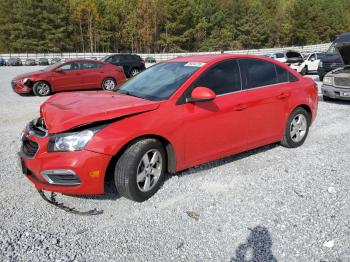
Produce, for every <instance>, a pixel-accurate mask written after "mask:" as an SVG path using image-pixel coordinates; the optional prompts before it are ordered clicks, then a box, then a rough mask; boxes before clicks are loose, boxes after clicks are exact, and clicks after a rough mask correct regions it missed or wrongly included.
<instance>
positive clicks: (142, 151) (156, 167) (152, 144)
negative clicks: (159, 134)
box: [114, 139, 166, 202]
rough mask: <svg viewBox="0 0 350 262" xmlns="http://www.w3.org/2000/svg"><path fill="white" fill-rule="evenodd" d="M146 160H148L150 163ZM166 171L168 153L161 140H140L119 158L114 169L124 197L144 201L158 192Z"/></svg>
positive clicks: (115, 178)
mask: <svg viewBox="0 0 350 262" xmlns="http://www.w3.org/2000/svg"><path fill="white" fill-rule="evenodd" d="M153 157H155V160H156V161H153ZM145 159H146V160H147V159H148V164H149V165H148V166H147V161H145ZM152 161H153V162H154V164H153V165H152ZM165 171H166V154H165V149H164V147H163V145H162V143H161V142H159V141H158V140H156V139H144V140H138V141H136V142H135V143H133V144H131V145H130V146H129V147H128V148H127V149H126V150H125V151H124V153H123V154H122V155H121V156H120V158H119V159H118V161H117V163H116V166H115V172H114V181H115V186H116V189H117V191H118V193H119V194H120V195H121V196H123V197H126V198H129V199H131V200H134V201H137V202H143V201H146V200H147V199H149V198H150V197H151V196H153V195H154V194H155V193H156V192H157V191H158V189H159V188H160V186H161V185H162V183H163V180H164V176H165ZM138 179H139V180H138ZM147 181H148V183H147Z"/></svg>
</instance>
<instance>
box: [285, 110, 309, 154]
mask: <svg viewBox="0 0 350 262" xmlns="http://www.w3.org/2000/svg"><path fill="white" fill-rule="evenodd" d="M310 122H311V119H310V114H309V113H308V112H307V111H306V110H305V109H304V108H301V107H298V108H297V109H295V110H294V111H293V112H292V114H291V115H290V116H289V118H288V121H287V124H286V127H285V131H284V137H283V139H282V141H281V145H283V146H285V147H289V148H295V147H299V146H301V145H302V144H303V143H304V142H305V139H306V137H307V135H308V133H309V126H310Z"/></svg>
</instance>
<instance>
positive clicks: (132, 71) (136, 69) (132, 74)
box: [130, 68, 140, 77]
mask: <svg viewBox="0 0 350 262" xmlns="http://www.w3.org/2000/svg"><path fill="white" fill-rule="evenodd" d="M139 73H140V70H139V69H138V68H133V69H132V70H131V72H130V76H131V77H133V76H136V75H137V74H139Z"/></svg>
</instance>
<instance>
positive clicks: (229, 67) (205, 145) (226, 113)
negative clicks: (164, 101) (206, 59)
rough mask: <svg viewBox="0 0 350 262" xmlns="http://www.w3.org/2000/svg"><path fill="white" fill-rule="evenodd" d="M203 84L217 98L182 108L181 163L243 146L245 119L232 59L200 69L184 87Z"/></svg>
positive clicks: (222, 154) (214, 156)
mask: <svg viewBox="0 0 350 262" xmlns="http://www.w3.org/2000/svg"><path fill="white" fill-rule="evenodd" d="M199 86H201V87H207V88H210V89H211V90H213V91H214V92H215V93H216V95H217V97H216V98H215V99H214V100H213V101H208V102H191V103H189V102H187V103H185V104H183V105H182V106H183V107H184V130H185V134H184V136H185V142H186V143H185V162H186V164H190V165H193V164H200V163H203V162H206V161H208V160H212V159H216V158H219V157H222V156H225V155H227V154H230V153H233V152H235V151H239V150H240V149H241V148H242V147H244V145H245V141H246V137H245V133H246V132H245V127H246V123H247V120H246V119H245V117H244V114H242V111H241V110H242V109H243V108H241V105H240V99H239V97H240V95H241V92H240V91H241V79H240V72H239V67H238V63H237V61H236V60H228V61H224V62H220V63H218V64H216V65H214V66H213V67H211V68H210V69H208V70H207V71H206V72H204V73H203V74H202V75H201V76H200V77H199V78H198V79H197V80H196V81H195V82H194V83H193V84H192V85H191V87H190V89H189V90H187V92H186V94H187V96H188V95H189V94H190V93H191V91H192V90H193V89H194V88H196V87H199Z"/></svg>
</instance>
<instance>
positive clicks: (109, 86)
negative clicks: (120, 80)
mask: <svg viewBox="0 0 350 262" xmlns="http://www.w3.org/2000/svg"><path fill="white" fill-rule="evenodd" d="M102 89H103V90H107V91H113V90H116V89H117V82H116V81H115V80H114V79H113V78H111V77H108V78H105V79H103V81H102Z"/></svg>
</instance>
